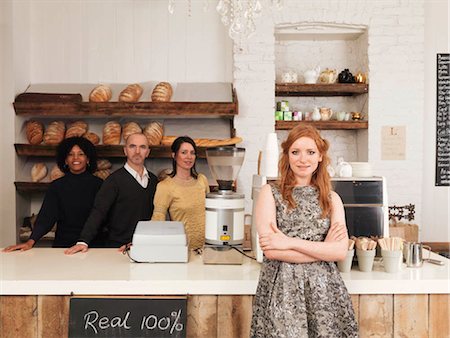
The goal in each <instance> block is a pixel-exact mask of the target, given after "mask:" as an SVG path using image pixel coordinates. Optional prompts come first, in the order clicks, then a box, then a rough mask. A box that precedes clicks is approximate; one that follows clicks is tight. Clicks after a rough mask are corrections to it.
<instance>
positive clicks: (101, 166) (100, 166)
mask: <svg viewBox="0 0 450 338" xmlns="http://www.w3.org/2000/svg"><path fill="white" fill-rule="evenodd" d="M111 167H112V164H111V162H109V161H108V160H107V159H106V158H101V159H99V160H97V170H105V169H111Z"/></svg>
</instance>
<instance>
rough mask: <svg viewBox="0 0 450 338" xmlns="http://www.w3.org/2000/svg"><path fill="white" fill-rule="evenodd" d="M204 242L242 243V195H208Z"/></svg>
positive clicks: (243, 209)
mask: <svg viewBox="0 0 450 338" xmlns="http://www.w3.org/2000/svg"><path fill="white" fill-rule="evenodd" d="M205 206H206V219H205V242H206V243H207V244H214V245H223V244H229V245H239V244H242V243H243V242H244V215H245V199H244V195H242V194H237V193H229V194H221V193H210V194H208V195H207V196H206V200H205Z"/></svg>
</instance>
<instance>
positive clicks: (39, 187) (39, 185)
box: [14, 182, 219, 194]
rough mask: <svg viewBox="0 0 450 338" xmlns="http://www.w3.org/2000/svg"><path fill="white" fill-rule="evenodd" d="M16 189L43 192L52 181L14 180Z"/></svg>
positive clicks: (210, 187) (211, 189)
mask: <svg viewBox="0 0 450 338" xmlns="http://www.w3.org/2000/svg"><path fill="white" fill-rule="evenodd" d="M14 185H15V186H16V191H17V192H20V193H27V194H29V193H42V192H46V191H47V190H48V187H49V186H50V182H14ZM209 190H210V191H218V190H219V186H218V185H210V186H209Z"/></svg>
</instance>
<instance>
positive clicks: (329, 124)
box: [275, 120, 369, 130]
mask: <svg viewBox="0 0 450 338" xmlns="http://www.w3.org/2000/svg"><path fill="white" fill-rule="evenodd" d="M299 124H304V125H305V124H309V125H312V126H314V127H316V128H317V129H322V130H337V129H345V130H355V129H367V128H369V122H368V121H344V122H341V121H304V120H302V121H275V130H291V129H293V128H295V127H297V126H298V125H299Z"/></svg>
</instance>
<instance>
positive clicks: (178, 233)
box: [129, 221, 188, 263]
mask: <svg viewBox="0 0 450 338" xmlns="http://www.w3.org/2000/svg"><path fill="white" fill-rule="evenodd" d="M129 256H130V259H131V260H132V261H134V262H141V263H143V262H145V263H185V262H187V261H188V241H187V237H186V233H185V231H184V225H183V223H181V222H173V221H139V222H138V224H137V226H136V229H135V231H134V234H133V239H132V246H131V248H130V253H129Z"/></svg>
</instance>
